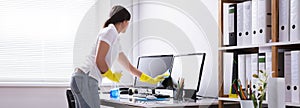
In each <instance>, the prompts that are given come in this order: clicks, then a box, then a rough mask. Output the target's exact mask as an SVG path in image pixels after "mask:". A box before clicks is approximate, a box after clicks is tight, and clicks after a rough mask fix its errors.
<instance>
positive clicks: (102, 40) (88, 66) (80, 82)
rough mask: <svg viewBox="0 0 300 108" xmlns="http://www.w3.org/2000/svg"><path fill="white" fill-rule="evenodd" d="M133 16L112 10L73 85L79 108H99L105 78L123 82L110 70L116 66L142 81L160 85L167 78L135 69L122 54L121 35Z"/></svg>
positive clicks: (125, 11)
mask: <svg viewBox="0 0 300 108" xmlns="http://www.w3.org/2000/svg"><path fill="white" fill-rule="evenodd" d="M130 17H131V15H130V13H129V12H128V10H126V9H125V8H124V7H122V6H120V5H116V6H114V7H113V8H112V9H111V12H110V18H109V19H108V20H107V21H106V22H105V24H104V28H103V29H102V30H101V31H100V33H99V34H98V37H97V40H96V42H95V43H96V44H95V45H94V46H93V49H92V51H91V53H90V54H89V55H88V57H87V59H86V62H85V63H84V65H82V66H80V67H78V68H76V69H75V72H74V74H73V76H72V81H71V90H72V92H73V94H74V97H75V104H76V108H99V107H100V98H99V95H98V84H101V80H102V78H103V77H107V78H108V79H110V80H111V81H114V82H119V81H120V78H121V76H122V73H120V72H113V71H112V70H110V68H111V66H112V64H113V62H114V61H115V60H116V59H117V60H118V62H119V63H120V64H121V65H122V66H124V67H125V69H127V70H128V71H129V72H131V74H133V75H135V76H136V77H139V78H140V81H142V82H147V83H150V84H157V83H158V82H160V81H162V80H163V79H164V77H165V76H167V75H158V76H157V77H155V78H152V77H150V76H148V75H146V74H145V73H143V72H141V71H139V70H138V69H137V68H135V67H134V66H133V65H132V64H131V63H130V62H129V60H128V59H127V57H126V56H125V54H124V53H123V52H122V50H121V48H120V44H119V37H118V35H119V34H120V33H125V32H126V29H127V27H128V23H129V20H130Z"/></svg>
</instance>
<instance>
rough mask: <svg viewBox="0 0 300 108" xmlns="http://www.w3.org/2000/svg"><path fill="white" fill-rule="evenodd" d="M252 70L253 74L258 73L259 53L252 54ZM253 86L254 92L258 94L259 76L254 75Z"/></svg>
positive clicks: (252, 78)
mask: <svg viewBox="0 0 300 108" xmlns="http://www.w3.org/2000/svg"><path fill="white" fill-rule="evenodd" d="M251 72H252V75H253V74H258V54H251ZM251 82H252V83H251V84H252V85H251V87H252V92H255V94H256V96H257V94H258V92H257V89H258V87H257V85H256V84H257V82H258V79H257V78H254V77H251Z"/></svg>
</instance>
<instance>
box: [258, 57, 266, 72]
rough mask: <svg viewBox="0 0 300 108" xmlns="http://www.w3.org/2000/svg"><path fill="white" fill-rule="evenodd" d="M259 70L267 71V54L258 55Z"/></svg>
mask: <svg viewBox="0 0 300 108" xmlns="http://www.w3.org/2000/svg"><path fill="white" fill-rule="evenodd" d="M258 70H263V71H266V53H258Z"/></svg>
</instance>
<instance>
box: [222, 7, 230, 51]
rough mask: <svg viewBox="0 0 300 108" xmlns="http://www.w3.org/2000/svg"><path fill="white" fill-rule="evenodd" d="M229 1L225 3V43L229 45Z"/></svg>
mask: <svg viewBox="0 0 300 108" xmlns="http://www.w3.org/2000/svg"><path fill="white" fill-rule="evenodd" d="M229 5H230V4H229V3H224V4H223V45H225V46H228V45H229V31H228V30H229V25H228V23H229V22H228V21H229V19H228V17H229Z"/></svg>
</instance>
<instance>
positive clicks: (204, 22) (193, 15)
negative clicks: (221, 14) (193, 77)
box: [134, 0, 218, 97]
mask: <svg viewBox="0 0 300 108" xmlns="http://www.w3.org/2000/svg"><path fill="white" fill-rule="evenodd" d="M136 4H137V5H135V6H137V7H139V17H138V18H139V20H138V21H136V22H134V24H135V23H136V25H138V26H139V28H138V29H139V32H138V39H137V40H135V44H137V45H134V51H135V52H138V56H143V55H161V54H187V53H196V52H205V53H206V54H207V56H206V60H205V64H204V66H205V67H204V70H203V72H204V73H203V76H202V81H201V87H200V89H201V90H200V93H199V94H200V95H205V96H214V97H217V93H218V80H217V79H218V70H217V66H218V61H217V59H218V58H217V57H218V38H217V37H218V26H217V7H218V2H217V0H211V1H209V2H208V3H207V2H206V3H205V4H204V1H203V2H202V1H201V0H189V1H188V2H187V1H185V0H164V1H161V0H140V1H139V2H137V3H136ZM212 12H215V13H212ZM195 83H196V82H195Z"/></svg>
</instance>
